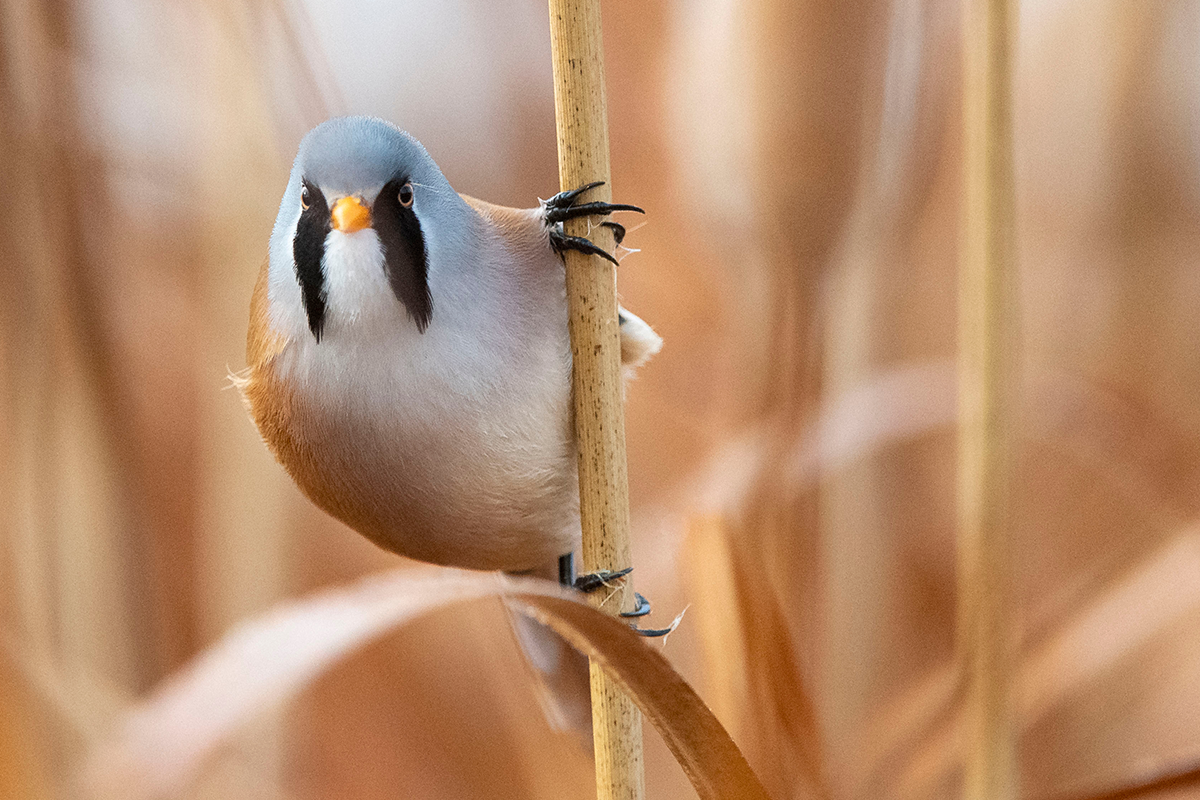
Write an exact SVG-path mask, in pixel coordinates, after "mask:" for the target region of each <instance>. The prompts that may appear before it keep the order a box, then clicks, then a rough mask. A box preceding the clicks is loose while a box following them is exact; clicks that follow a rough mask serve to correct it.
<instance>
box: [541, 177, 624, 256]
mask: <svg viewBox="0 0 1200 800" xmlns="http://www.w3.org/2000/svg"><path fill="white" fill-rule="evenodd" d="M602 185H604V181H595V182H593V183H589V184H585V185H584V186H580V187H579V188H578V189H572V190H571V191H569V192H559V193H558V194H556V195H554V197H551V198H550V199H549V200H544V201H542V214H543V218H544V219H545V220H546V224H547V225H548V226H550V246H551V247H553V248H554V252H556V253H562V252H563V251H564V250H578V251H579V252H581V253H587V254H589V255H595V256H600V257H601V258H605V259H608V260H609V261H611V262H612V263H614V264H616V263H617V259H616V258H614V257H613V256H612V255H611V254H610V253H608V251H606V250H604V249H603V248H602V247H598V246H597V245H595V244H593V243H592V242H590V241H588V240H587V239H585V238H583V237H582V236H568V235H567V234H566V233H565V232H564V231H563V227H562V223H563V222H565V221H566V220H569V219H575V218H577V217H590V216H602V215H605V214H611V213H613V212H614V211H636V212H637V213H639V214H645V213H646V212H645V211H643V210H642V209H640V208H638V207H637V206H631V205H628V204H627V203H599V202H592V203H579V204H578V205H576V203H575V201H576V200H577V199H578V198H579V195H581V194H583V193H584V192H586V191H588V190H589V189H595V188H596V187H597V186H602ZM600 224H601V225H602V226H603V227H606V228H608V229H609V230H611V231H612V232H613V239H614V240H615V241H616V243H617V244H620V243H621V242H623V241H624V240H625V226H624V225H622V224H621V223H619V222H612V221H611V220H605V221H604V222H601V223H600Z"/></svg>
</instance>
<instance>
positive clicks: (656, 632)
mask: <svg viewBox="0 0 1200 800" xmlns="http://www.w3.org/2000/svg"><path fill="white" fill-rule="evenodd" d="M629 629H630V630H631V631H633V632H634V633H636V634H637V635H638V636H648V637H651V638H653V637H658V636H666V635H667V634H668V633H670V632H671V631H673V630H675V629H674V628H639V627H638V626H636V625H630V626H629Z"/></svg>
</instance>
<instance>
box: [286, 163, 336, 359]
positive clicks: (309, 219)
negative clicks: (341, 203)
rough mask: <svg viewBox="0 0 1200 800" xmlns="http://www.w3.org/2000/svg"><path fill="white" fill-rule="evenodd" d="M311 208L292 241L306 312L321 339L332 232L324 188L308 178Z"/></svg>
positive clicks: (303, 213) (302, 212)
mask: <svg viewBox="0 0 1200 800" xmlns="http://www.w3.org/2000/svg"><path fill="white" fill-rule="evenodd" d="M304 186H305V188H307V189H308V200H309V203H308V208H306V209H304V210H303V211H301V212H300V221H299V222H298V223H296V238H295V239H294V240H292V256H293V257H294V259H295V261H296V280H297V281H299V283H300V293H301V294H302V295H303V297H304V313H305V314H306V315H307V316H308V329H309V330H310V331H312V334H313V336H314V337H316V340H317V341H318V342H319V341H321V330H322V329H323V328H324V327H325V299H326V294H325V273H324V272H323V271H322V270H321V259H322V258H324V257H325V237H326V236H328V235H329V230H330V221H329V205H328V204H327V203H326V202H325V196H324V195H323V194H321V190H320V189H318V188H317V187H316V186H313V185H312V184H311V183H309V182H308V181H304Z"/></svg>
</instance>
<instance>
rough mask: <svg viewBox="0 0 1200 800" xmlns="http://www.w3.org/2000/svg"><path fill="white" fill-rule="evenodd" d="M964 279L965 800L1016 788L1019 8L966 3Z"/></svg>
mask: <svg viewBox="0 0 1200 800" xmlns="http://www.w3.org/2000/svg"><path fill="white" fill-rule="evenodd" d="M964 9H965V13H964V27H963V32H964V43H963V47H964V54H965V58H964V74H963V93H964V94H963V111H964V158H965V178H966V185H965V215H964V230H963V253H962V260H961V264H960V275H959V411H960V422H959V425H960V427H959V467H958V476H959V546H958V551H959V552H958V645H957V646H958V656H959V662H960V666H961V669H962V673H961V674H962V680H963V702H964V711H965V713H964V719H965V734H964V736H965V738H964V741H963V753H964V764H963V780H964V784H963V786H964V792H963V796H964V797H965V798H967V800H984V798H986V799H987V800H1007V799H1009V798H1014V797H1015V796H1016V792H1017V768H1016V751H1015V745H1014V725H1013V711H1012V698H1011V690H1010V687H1011V684H1012V681H1011V676H1012V660H1013V659H1012V644H1011V642H1012V631H1013V624H1012V623H1013V610H1012V600H1011V592H1010V589H1009V584H1010V577H1009V553H1008V541H1007V540H1008V537H1009V535H1010V533H1011V524H1010V522H1011V494H1010V490H1009V475H1010V456H1009V450H1010V446H1011V443H1012V434H1013V431H1014V430H1015V426H1014V424H1013V415H1014V408H1015V400H1016V398H1015V396H1014V381H1013V378H1014V375H1015V367H1014V363H1013V361H1014V360H1013V357H1012V352H1011V351H1012V346H1013V345H1014V343H1015V341H1016V339H1015V331H1016V297H1015V262H1016V258H1015V243H1014V230H1013V217H1014V192H1013V168H1012V153H1013V140H1012V69H1011V54H1012V48H1011V40H1012V24H1013V20H1014V17H1013V12H1014V11H1015V0H1013V1H1012V2H1010V0H965V5H964Z"/></svg>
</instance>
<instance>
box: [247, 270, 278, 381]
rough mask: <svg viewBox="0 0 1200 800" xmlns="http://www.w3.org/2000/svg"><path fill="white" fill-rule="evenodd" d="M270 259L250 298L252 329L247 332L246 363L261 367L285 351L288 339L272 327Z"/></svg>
mask: <svg viewBox="0 0 1200 800" xmlns="http://www.w3.org/2000/svg"><path fill="white" fill-rule="evenodd" d="M269 273H270V259H266V260H264V261H263V264H262V267H261V268H260V269H259V271H258V280H256V281H255V282H254V294H253V295H251V296H250V327H249V329H248V330H247V331H246V363H247V364H248V365H249V366H251V367H259V366H261V365H263V364H265V363H266V362H268V361H270V360H271V359H272V358H274V357H275V356H277V355H279V353H280V352H282V351H283V348H284V346H285V345H287V338H286V337H284V336H282V335H280V334H279V332H278V331H276V330H274V329H273V328H272V327H271V313H270V302H269V301H268V298H267V285H268V282H269Z"/></svg>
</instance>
